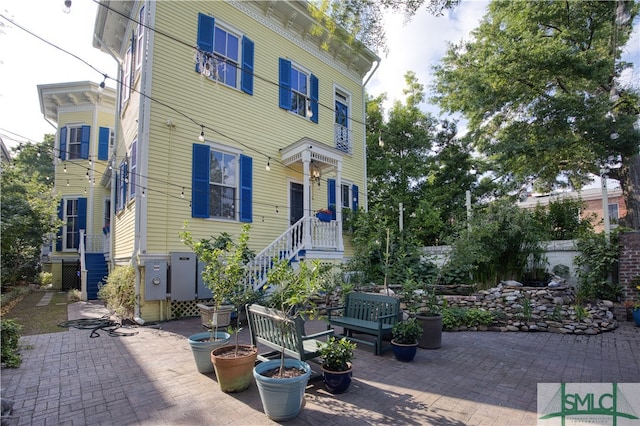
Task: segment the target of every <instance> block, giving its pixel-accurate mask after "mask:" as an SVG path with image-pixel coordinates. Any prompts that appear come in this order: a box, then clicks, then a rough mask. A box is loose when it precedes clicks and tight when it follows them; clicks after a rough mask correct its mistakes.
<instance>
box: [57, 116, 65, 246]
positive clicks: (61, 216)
mask: <svg viewBox="0 0 640 426" xmlns="http://www.w3.org/2000/svg"><path fill="white" fill-rule="evenodd" d="M64 129H65V130H66V127H65V128H64ZM58 219H60V220H62V219H64V200H60V204H59V205H58ZM63 226H64V225H60V228H58V233H57V235H56V251H62V227H63Z"/></svg>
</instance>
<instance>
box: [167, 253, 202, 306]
mask: <svg viewBox="0 0 640 426" xmlns="http://www.w3.org/2000/svg"><path fill="white" fill-rule="evenodd" d="M170 293H171V300H173V301H176V302H181V301H185V300H194V299H195V298H196V254H195V253H189V252H184V253H182V252H176V253H171V285H170Z"/></svg>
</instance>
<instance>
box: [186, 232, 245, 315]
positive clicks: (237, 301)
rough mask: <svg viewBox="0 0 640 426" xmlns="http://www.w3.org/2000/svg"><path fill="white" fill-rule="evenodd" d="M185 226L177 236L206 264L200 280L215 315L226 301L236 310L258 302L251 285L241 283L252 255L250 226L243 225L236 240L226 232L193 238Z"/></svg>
mask: <svg viewBox="0 0 640 426" xmlns="http://www.w3.org/2000/svg"><path fill="white" fill-rule="evenodd" d="M187 229H188V224H187V223H186V222H185V225H184V228H183V231H182V232H180V238H181V239H182V241H183V242H184V244H185V245H187V246H188V247H190V248H191V250H193V252H194V253H195V254H196V255H197V256H198V260H200V261H201V262H203V263H204V265H205V266H204V269H203V271H202V280H203V281H204V283H205V284H206V285H207V287H209V289H210V290H211V292H212V293H213V305H214V315H215V314H216V313H217V310H218V309H219V308H220V306H222V304H223V303H225V302H227V301H229V302H230V303H231V304H233V305H234V306H235V307H236V308H238V309H242V307H243V306H244V305H245V304H246V303H252V302H254V301H257V300H258V295H257V294H255V291H254V290H253V288H250V286H246V285H245V284H244V282H243V278H244V276H245V272H246V270H245V267H246V265H247V263H248V262H250V261H251V260H252V259H253V258H254V257H255V254H254V253H253V251H251V249H249V231H250V229H251V226H250V225H248V224H245V225H243V227H242V232H241V233H240V236H239V237H238V241H237V242H236V241H233V239H232V238H231V235H229V234H228V233H226V232H222V233H221V234H220V235H219V236H218V237H215V238H214V237H211V238H208V239H207V238H203V239H200V240H199V241H196V240H194V238H193V236H192V235H191V232H190V231H188V230H187Z"/></svg>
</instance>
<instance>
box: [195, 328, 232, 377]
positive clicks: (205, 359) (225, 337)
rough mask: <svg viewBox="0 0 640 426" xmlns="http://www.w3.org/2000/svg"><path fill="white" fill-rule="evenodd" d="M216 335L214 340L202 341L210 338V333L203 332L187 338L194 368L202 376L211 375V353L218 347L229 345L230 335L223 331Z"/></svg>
mask: <svg viewBox="0 0 640 426" xmlns="http://www.w3.org/2000/svg"><path fill="white" fill-rule="evenodd" d="M215 334H216V340H213V341H208V340H205V341H202V340H204V339H208V338H210V337H211V332H210V331H203V332H202V333H196V334H192V335H191V336H189V345H190V346H191V352H192V353H193V359H194V360H195V361H196V367H197V368H198V372H200V373H203V374H209V373H213V371H214V370H213V364H212V363H211V351H212V350H214V349H215V348H217V347H219V346H224V345H226V344H228V343H229V339H230V338H231V335H230V334H229V333H225V332H223V331H218V332H216V333H215Z"/></svg>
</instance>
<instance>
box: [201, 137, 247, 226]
mask: <svg viewBox="0 0 640 426" xmlns="http://www.w3.org/2000/svg"><path fill="white" fill-rule="evenodd" d="M252 165H253V160H252V158H251V157H248V156H246V155H242V154H238V153H236V152H232V151H231V150H229V151H227V150H224V149H222V148H218V147H213V146H209V145H202V144H194V145H193V158H192V192H191V207H192V216H193V217H200V218H218V219H230V220H240V221H241V222H251V221H252V204H253V202H252V196H253V195H252V186H253V182H252V179H253V177H252V175H253V171H252Z"/></svg>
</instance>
